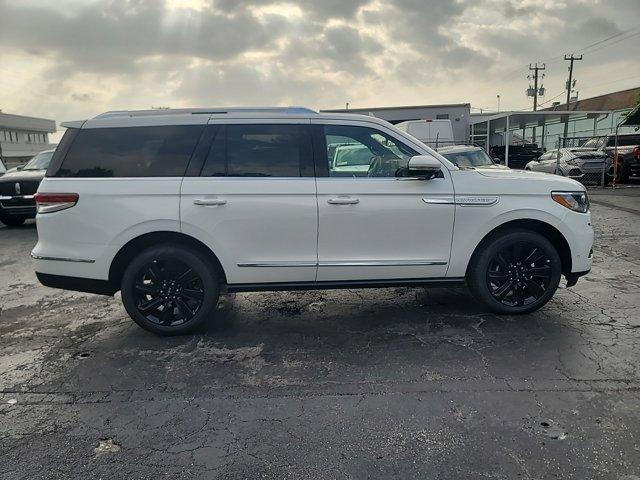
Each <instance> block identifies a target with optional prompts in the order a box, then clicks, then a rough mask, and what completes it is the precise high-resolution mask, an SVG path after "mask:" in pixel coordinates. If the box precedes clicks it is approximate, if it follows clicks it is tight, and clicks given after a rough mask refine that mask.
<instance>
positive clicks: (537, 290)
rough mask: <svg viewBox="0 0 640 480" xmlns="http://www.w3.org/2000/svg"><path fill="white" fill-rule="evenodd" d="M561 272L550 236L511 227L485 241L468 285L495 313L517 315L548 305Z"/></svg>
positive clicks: (474, 259) (469, 271)
mask: <svg viewBox="0 0 640 480" xmlns="http://www.w3.org/2000/svg"><path fill="white" fill-rule="evenodd" d="M561 274H562V262H561V260H560V255H559V254H558V251H557V250H556V248H555V247H554V245H553V244H552V243H551V242H550V241H549V239H548V238H546V237H545V236H543V235H541V234H540V233H537V232H534V231H531V230H524V229H512V230H506V231H501V232H497V233H495V234H492V235H491V236H490V237H488V238H487V239H485V240H484V241H483V242H482V244H481V245H480V247H478V250H477V251H476V253H474V255H473V258H472V260H471V262H470V264H469V269H468V271H467V284H468V285H469V288H470V290H471V292H472V293H473V294H474V295H475V296H476V297H477V298H478V299H479V300H480V301H481V302H482V303H484V304H485V305H486V306H487V307H488V308H489V310H491V311H492V312H495V313H502V314H509V315H515V314H522V313H529V312H533V311H534V310H537V309H538V308H540V307H542V306H543V305H544V304H546V303H547V302H548V301H549V300H550V299H551V297H552V296H553V294H554V293H555V291H556V290H557V288H558V285H559V283H560V276H561Z"/></svg>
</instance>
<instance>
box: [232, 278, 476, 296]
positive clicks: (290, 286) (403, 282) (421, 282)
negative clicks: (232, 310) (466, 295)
mask: <svg viewBox="0 0 640 480" xmlns="http://www.w3.org/2000/svg"><path fill="white" fill-rule="evenodd" d="M465 284H466V283H465V279H464V277H462V278H400V279H397V280H349V281H330V282H282V283H234V284H230V285H226V286H224V287H223V288H222V291H221V293H236V292H275V291H280V290H329V289H341V288H385V287H462V286H464V285H465Z"/></svg>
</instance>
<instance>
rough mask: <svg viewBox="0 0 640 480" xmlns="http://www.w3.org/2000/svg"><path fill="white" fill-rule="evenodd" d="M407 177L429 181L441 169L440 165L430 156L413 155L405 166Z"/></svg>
mask: <svg viewBox="0 0 640 480" xmlns="http://www.w3.org/2000/svg"><path fill="white" fill-rule="evenodd" d="M407 167H408V169H409V177H412V178H419V179H421V180H429V179H431V178H433V177H434V176H435V175H436V174H437V173H438V172H439V171H440V169H441V168H442V163H440V160H438V159H437V158H435V157H432V156H431V155H415V156H413V157H411V158H410V159H409V164H408V165H407Z"/></svg>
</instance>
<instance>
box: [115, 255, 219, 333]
mask: <svg viewBox="0 0 640 480" xmlns="http://www.w3.org/2000/svg"><path fill="white" fill-rule="evenodd" d="M219 282H220V280H219V276H218V274H217V272H216V268H215V267H214V266H213V264H212V263H211V262H210V261H209V260H208V259H207V258H206V256H204V255H202V254H201V253H200V252H198V251H197V250H195V249H192V248H189V247H183V246H177V245H162V246H157V247H151V248H149V249H148V250H145V251H143V252H142V253H140V254H139V255H138V256H137V257H135V258H134V259H133V261H132V262H131V263H130V264H129V266H128V267H127V269H126V270H125V272H124V275H123V277H122V284H121V290H122V302H123V304H124V307H125V309H126V310H127V313H128V314H129V315H130V316H131V318H132V319H133V320H134V321H135V322H136V323H137V324H138V325H140V326H141V327H142V328H144V329H146V330H149V331H151V332H154V333H158V334H161V335H176V334H181V333H187V332H190V331H193V330H195V329H196V328H198V327H199V326H201V325H202V324H203V323H205V322H206V321H207V320H209V319H210V318H211V317H212V316H213V314H214V312H215V308H216V304H217V302H218V295H219Z"/></svg>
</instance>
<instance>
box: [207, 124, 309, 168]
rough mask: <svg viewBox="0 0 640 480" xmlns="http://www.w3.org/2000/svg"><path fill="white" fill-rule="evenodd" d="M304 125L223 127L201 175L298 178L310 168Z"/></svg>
mask: <svg viewBox="0 0 640 480" xmlns="http://www.w3.org/2000/svg"><path fill="white" fill-rule="evenodd" d="M312 162H313V158H312V149H311V138H310V136H309V132H308V129H307V128H306V127H305V126H304V125H286V124H272V125H260V124H246V125H225V126H223V127H221V128H220V130H219V131H218V133H217V135H216V137H215V138H214V140H213V142H212V144H211V149H210V151H209V155H208V156H207V160H206V162H205V165H204V168H203V169H202V176H229V177H300V176H303V175H302V174H301V167H303V166H304V165H309V164H311V165H312Z"/></svg>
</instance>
